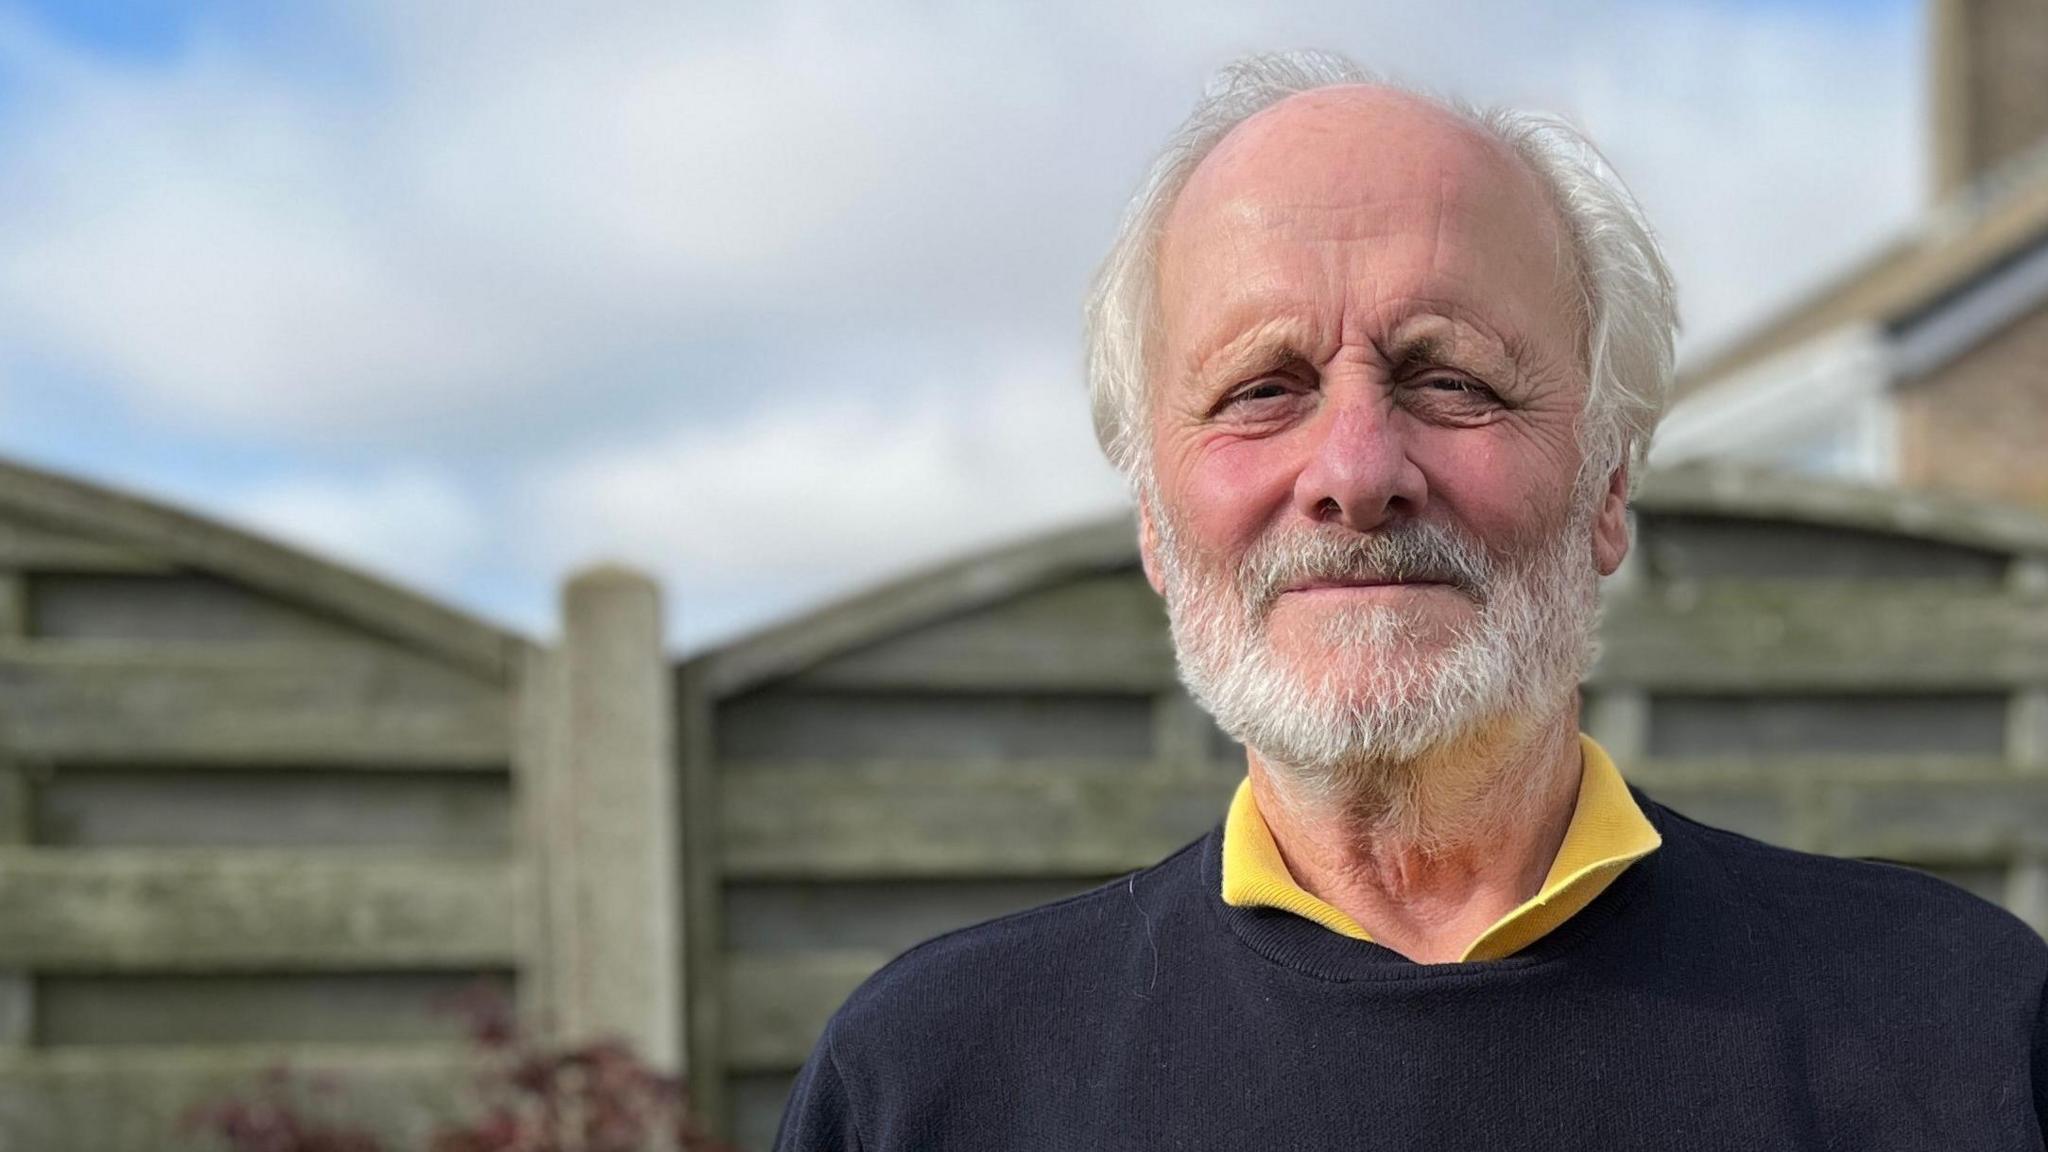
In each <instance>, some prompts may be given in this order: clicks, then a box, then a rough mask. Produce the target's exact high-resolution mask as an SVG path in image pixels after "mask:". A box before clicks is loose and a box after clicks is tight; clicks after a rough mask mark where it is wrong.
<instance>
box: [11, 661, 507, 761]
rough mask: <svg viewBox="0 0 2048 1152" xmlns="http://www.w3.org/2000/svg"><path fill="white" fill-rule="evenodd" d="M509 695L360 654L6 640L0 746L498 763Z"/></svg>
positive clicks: (91, 757) (182, 755)
mask: <svg viewBox="0 0 2048 1152" xmlns="http://www.w3.org/2000/svg"><path fill="white" fill-rule="evenodd" d="M507 716H508V709H507V705H506V700H505V693H504V691H503V689H501V688H494V687H492V686H490V685H488V684H484V683H482V682H480V681H478V682H467V678H466V677H464V676H462V674H459V673H454V672H448V671H444V670H441V669H437V668H434V667H432V666H430V665H426V664H425V663H424V662H423V661H421V660H418V659H415V658H411V657H407V656H403V655H400V654H396V653H391V654H386V653H381V652H379V651H377V650H376V649H372V648H367V647H362V646H354V645H321V644H300V645H274V644H252V645H232V644H204V643H164V644H127V643H115V642H77V643H56V642H51V643H36V642H33V641H15V642H8V643H5V644H0V742H4V746H5V747H6V749H7V750H8V751H10V752H12V753H14V754H15V755H17V756H28V757H38V758H46V759H50V760H55V761H74V762H82V763H87V762H102V763H105V762H113V763H145V764H165V763H204V764H210V765H242V764H246V765H251V766H266V767H268V766H279V767H283V766H292V765H377V766H389V767H451V768H453V767H498V768H502V767H503V766H504V764H505V762H506V760H507V758H508V756H509V747H510V736H509V729H508V725H509V721H508V719H507Z"/></svg>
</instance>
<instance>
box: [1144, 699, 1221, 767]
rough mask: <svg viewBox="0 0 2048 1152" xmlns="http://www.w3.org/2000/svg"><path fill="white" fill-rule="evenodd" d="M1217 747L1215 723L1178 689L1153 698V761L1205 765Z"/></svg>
mask: <svg viewBox="0 0 2048 1152" xmlns="http://www.w3.org/2000/svg"><path fill="white" fill-rule="evenodd" d="M1215 746H1216V721H1215V720H1214V719H1213V718H1211V717H1210V715H1209V714H1208V713H1207V712H1204V711H1202V706H1201V705H1199V704H1197V703H1195V700H1194V697H1192V696H1189V695H1188V694H1187V693H1186V692H1185V691H1183V690H1181V689H1178V688H1176V689H1172V690H1170V691H1166V692H1161V693H1160V694H1159V695H1157V696H1155V697H1153V698H1152V758H1153V759H1155V760H1158V761H1160V762H1162V763H1166V764H1205V763H1207V762H1208V761H1209V760H1211V759H1212V758H1213V757H1212V755H1211V753H1212V751H1213V750H1214V748H1215Z"/></svg>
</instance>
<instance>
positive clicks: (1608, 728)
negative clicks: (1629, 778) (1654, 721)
mask: <svg viewBox="0 0 2048 1152" xmlns="http://www.w3.org/2000/svg"><path fill="white" fill-rule="evenodd" d="M1579 727H1580V728H1581V729H1583V730H1584V731H1585V732H1586V734H1587V735H1589V736H1591V737H1592V738H1593V739H1595V740H1597V741H1599V742H1600V746H1601V747H1602V748H1605V749H1606V750H1607V754H1608V755H1609V756H1611V757H1613V758H1614V759H1615V761H1616V762H1617V763H1621V764H1633V763H1635V762H1636V761H1638V760H1640V759H1642V758H1643V756H1644V755H1646V754H1647V753H1648V752H1649V750H1650V697H1649V694H1648V693H1646V692H1642V691H1640V690H1638V689H1634V688H1627V687H1622V686H1616V687H1613V688H1605V689H1602V690H1600V691H1598V692H1591V693H1588V694H1587V696H1586V699H1585V703H1584V705H1583V715H1582V716H1581V718H1580V722H1579Z"/></svg>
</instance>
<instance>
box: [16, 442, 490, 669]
mask: <svg viewBox="0 0 2048 1152" xmlns="http://www.w3.org/2000/svg"><path fill="white" fill-rule="evenodd" d="M0 519H11V520H16V521H19V522H21V523H24V524H30V525H34V526H36V527H38V528H42V529H46V530H49V531H52V532H56V533H61V534H65V535H69V536H74V537H77V538H79V539H82V540H87V541H91V542H94V543H95V544H98V545H103V546H107V547H110V548H112V549H115V550H118V551H121V552H126V553H130V554H133V556H134V557H136V558H137V560H138V561H139V562H142V563H147V564H160V565H163V566H165V567H168V568H171V569H174V570H184V571H188V572H194V573H200V574H204V575H207V576H212V577H217V578H219V579H222V580H226V581H230V582H233V583H236V584H240V585H242V586H244V587H247V588H250V589H253V590H256V591H260V592H262V593H263V594H265V595H267V596H271V597H274V598H276V599H277V600H280V601H283V602H285V603H289V604H292V605H295V606H298V607H302V608H306V609H309V610H312V611H314V612H317V613H320V614H322V615H325V616H327V617H329V618H332V619H337V620H341V621H344V622H346V623H348V624H351V625H354V626H356V627H359V628H361V629H363V630H364V631H366V632H369V633H372V634H375V635H378V636H381V637H383V638H385V639H388V640H391V641H394V642H396V643H399V644H401V645H403V646H405V647H408V648H412V649H414V650H416V651H420V652H423V653H426V654H428V655H431V656H434V657H437V658H439V659H442V660H444V661H446V662H448V663H451V664H454V665H457V666H459V667H462V668H465V669H467V670H469V671H471V672H474V673H477V674H480V675H482V676H484V677H487V678H489V679H492V680H503V679H504V678H505V677H506V676H507V675H508V674H509V669H510V667H511V665H512V663H513V660H514V657H515V655H516V653H517V652H518V651H519V650H520V649H521V648H522V647H523V646H524V645H525V643H526V642H525V641H524V640H523V639H522V638H520V637H519V636H517V635H515V634H513V633H511V632H508V631H506V630H504V629H501V628H497V627H495V626H493V625H491V624H488V623H485V622H483V621H481V620H478V619H476V618H475V617H472V616H470V615H468V614H466V613H463V612H461V611H458V610H456V609H454V608H451V607H448V606H447V605H445V604H442V603H440V602H439V601H436V600H432V599H429V598H427V597H425V596H421V595H419V594H417V593H414V592H410V591H407V590H405V589H403V588H400V587H398V586H396V585H394V584H391V583H389V582H387V581H384V580H380V579H377V578H376V577H373V576H368V575H365V574H364V573H361V572H358V571H356V570H354V569H352V568H349V567H347V566H345V565H342V564H337V563H335V562H333V561H330V560H326V559H322V558H320V557H316V556H313V555H310V554H308V553H305V552H302V551H299V550H297V549H293V548H289V547H286V546H284V545H282V544H278V543H276V542H274V541H271V540H267V539H264V538H263V537H261V536H258V535H255V534H254V533H250V532H245V531H242V530H240V529H236V528H231V527H228V526H227V525H224V524H221V523H219V522H217V521H214V520H209V519H207V518H205V517H201V516H195V515H193V514H191V513H189V512H184V511H181V510H179V509H176V508H173V507H170V506H168V505H165V504H161V503H158V502H156V501H154V500H149V499H145V498H143V497H140V496H136V495H133V494H131V493H127V492H121V491H117V490H115V489H112V488H108V487H103V486H101V485H98V484H93V483H89V482H87V481H84V480H79V479H76V478H74V477H69V476H63V475H59V474H57V473H54V472H49V471H45V470H43V469H39V468H31V467H28V466H26V465H23V464H19V463H15V462H11V461H0Z"/></svg>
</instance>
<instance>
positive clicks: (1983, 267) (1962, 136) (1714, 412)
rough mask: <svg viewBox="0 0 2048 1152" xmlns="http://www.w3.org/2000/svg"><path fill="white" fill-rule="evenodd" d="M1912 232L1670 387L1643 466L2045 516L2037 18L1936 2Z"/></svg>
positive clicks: (2032, 5) (2026, 3) (2047, 113)
mask: <svg viewBox="0 0 2048 1152" xmlns="http://www.w3.org/2000/svg"><path fill="white" fill-rule="evenodd" d="M1930 3H1931V5H1932V8H1931V12H1930V15H1931V17H1932V20H1931V24H1932V29H1931V36H1930V43H1931V46H1932V51H1933V60H1932V67H1931V68H1930V75H1931V77H1932V93H1931V96H1932V99H1931V101H1930V103H1931V106H1932V113H1933V118H1934V119H1933V126H1932V127H1933V131H1932V133H1931V139H1932V142H1933V147H1934V156H1933V165H1932V167H1933V171H1934V177H1935V186H1934V189H1933V194H1934V196H1933V206H1932V208H1931V209H1930V210H1929V212H1928V213H1927V215H1926V216H1925V217H1924V218H1923V219H1922V220H1921V222H1920V224H1919V225H1918V227H1916V228H1915V229H1914V230H1913V232H1912V233H1911V234H1909V235H1908V236H1906V237H1904V238H1902V239H1900V240H1899V241H1897V242H1896V243H1894V244H1892V245H1891V246H1889V247H1888V248H1886V249H1885V250H1883V251H1881V252H1879V253H1878V254H1876V255H1875V256H1874V257H1873V258H1871V259H1869V260H1867V261H1866V262H1864V263H1863V264H1861V265H1860V266H1857V267H1855V268H1852V269H1850V270H1849V271H1848V272H1847V273H1846V274H1844V275H1842V276H1841V277H1839V278H1837V279H1835V280H1834V281H1833V282H1832V283H1830V284H1828V285H1827V286H1826V287H1824V288H1822V289H1821V290H1819V291H1818V292H1816V293H1814V294H1813V295H1811V296H1809V297H1807V298H1806V299H1804V300H1802V301H1800V302H1798V303H1797V304H1795V305H1793V306H1792V307H1790V308H1788V309H1786V310H1785V311H1784V312H1782V313H1780V314H1779V315H1777V316H1775V317H1773V318H1772V319H1770V320H1769V321H1768V322H1766V323H1765V324H1763V325H1761V326H1760V327H1759V328H1757V329H1756V330H1754V331H1752V332H1751V333H1749V334H1748V335H1747V336H1745V337H1743V338H1742V339H1739V340H1737V341H1736V342H1734V343H1733V344H1731V345H1728V346H1726V347H1724V348H1722V349H1720V350H1719V351H1718V352H1716V353H1714V354H1712V355H1710V356H1708V357H1707V358H1706V359H1704V360H1703V361H1701V362H1699V363H1697V364H1695V365H1693V366H1692V367H1691V368H1690V369H1689V370H1688V371H1687V372H1685V373H1684V374H1683V375H1682V377H1681V379H1680V381H1679V390H1678V396H1679V402H1678V404H1677V405H1676V406H1675V407H1674V408H1673V410H1672V412H1671V415H1670V418H1669V419H1668V420H1667V422H1666V424H1665V426H1664V429H1663V430H1662V431H1661V432H1660V433H1659V443H1658V446H1657V450H1656V452H1655V453H1654V454H1653V456H1652V460H1653V461H1654V462H1656V463H1658V464H1660V465H1664V464H1677V463H1682V462H1684V461H1687V460H1692V459H1698V458H1702V457H1720V458H1733V459H1738V460H1744V461H1750V462H1756V463H1763V464H1772V465H1777V466H1781V467H1790V468H1794V469H1799V470H1804V471H1810V472H1819V473H1824V474H1829V475H1836V476H1843V477H1847V478H1851V479H1859V480H1865V481H1870V482H1875V483H1892V484H1898V485H1900V486H1903V487H1908V488H1925V489H1934V490H1940V491H1946V492H1950V493H1955V494H1959V495H1966V496H1973V497H1979V498H1985V499H1991V500H1998V501H2005V502H2011V503H2023V504H2032V505H2035V506H2037V507H2043V506H2048V451H2044V450H2043V447H2044V441H2048V0H1930Z"/></svg>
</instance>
